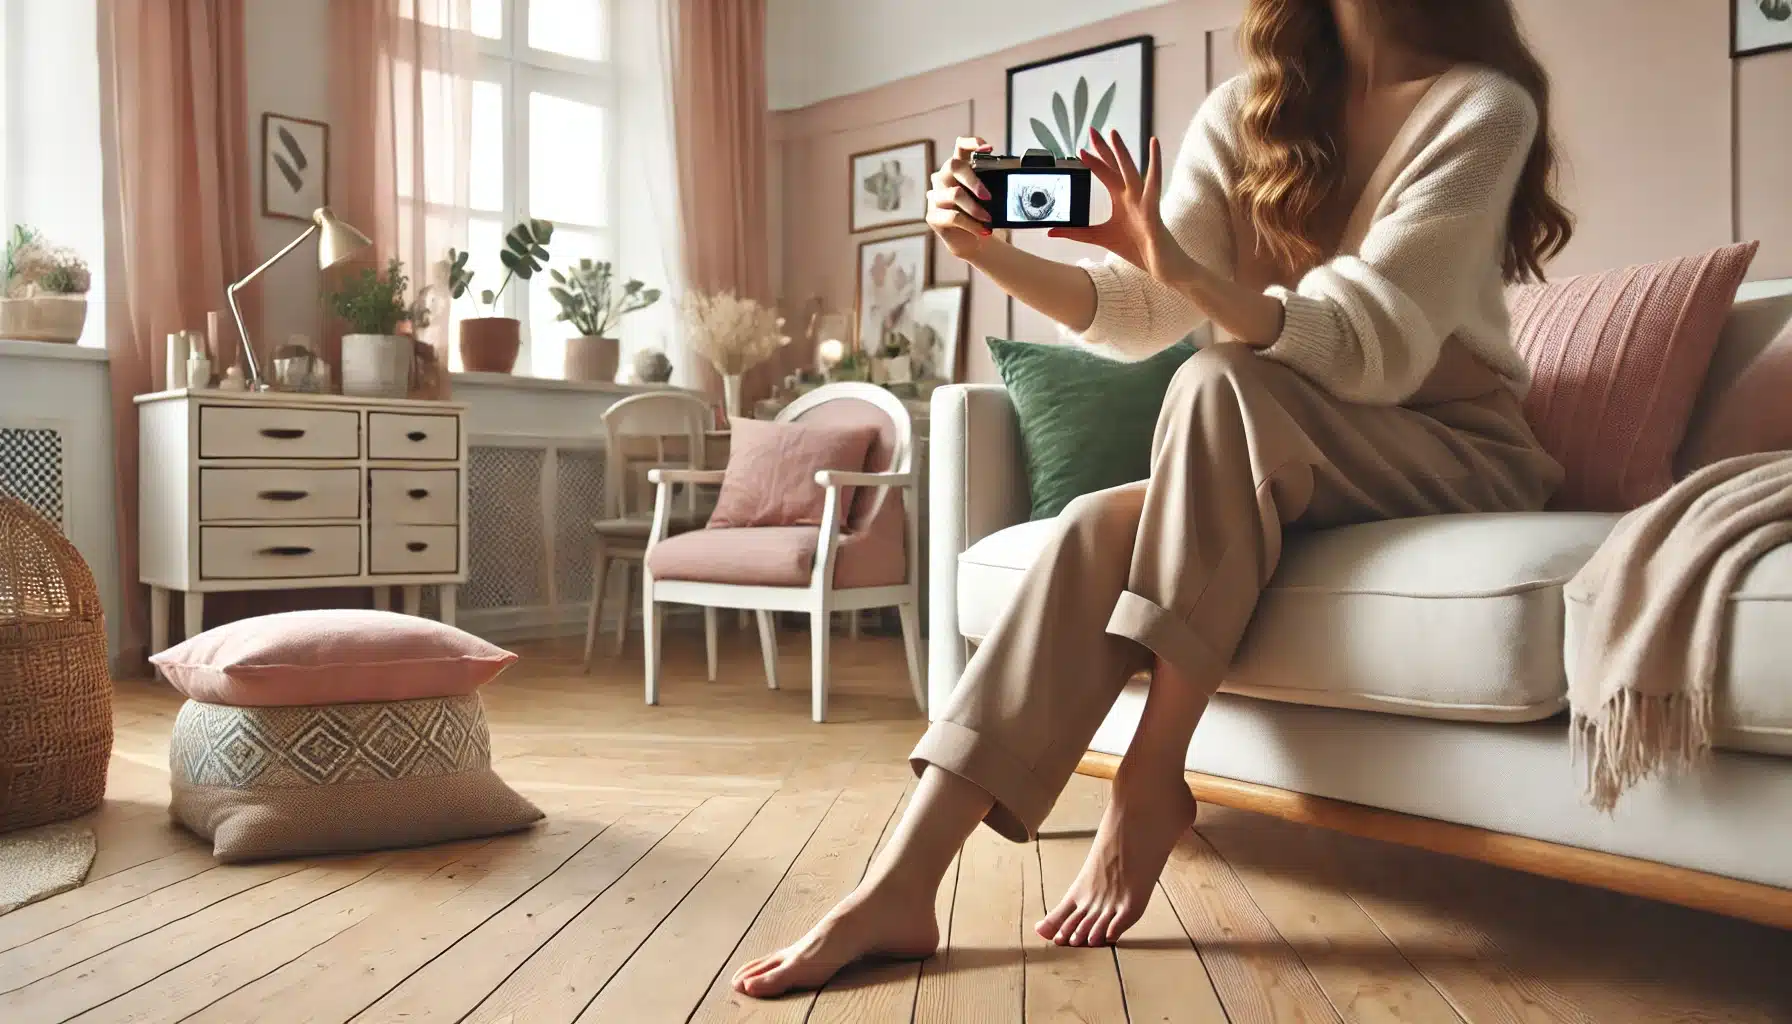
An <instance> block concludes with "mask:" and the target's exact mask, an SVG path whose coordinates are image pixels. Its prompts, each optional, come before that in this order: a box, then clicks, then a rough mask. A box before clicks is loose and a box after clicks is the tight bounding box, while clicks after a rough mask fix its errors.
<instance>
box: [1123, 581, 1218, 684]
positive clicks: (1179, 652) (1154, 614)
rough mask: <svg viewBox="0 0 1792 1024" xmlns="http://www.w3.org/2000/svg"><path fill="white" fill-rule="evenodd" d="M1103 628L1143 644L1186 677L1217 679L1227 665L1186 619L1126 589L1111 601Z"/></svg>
mask: <svg viewBox="0 0 1792 1024" xmlns="http://www.w3.org/2000/svg"><path fill="white" fill-rule="evenodd" d="M1107 632H1108V633H1109V634H1111V635H1113V636H1119V637H1125V638H1126V639H1128V640H1131V641H1133V642H1134V643H1137V644H1139V645H1140V646H1142V647H1145V648H1147V649H1148V650H1150V651H1151V653H1153V654H1155V655H1157V656H1158V657H1160V658H1162V659H1163V660H1165V661H1167V662H1169V663H1170V667H1172V668H1174V669H1176V671H1178V672H1180V673H1182V675H1183V676H1184V677H1185V678H1188V679H1208V678H1212V679H1218V678H1220V677H1221V676H1222V675H1223V674H1224V673H1225V671H1226V668H1227V666H1226V664H1225V662H1223V661H1221V660H1220V659H1219V658H1218V657H1216V656H1215V655H1214V653H1213V648H1212V647H1210V646H1208V644H1207V641H1205V640H1203V639H1201V637H1200V635H1199V634H1197V633H1196V632H1195V631H1194V630H1193V629H1191V628H1189V625H1188V623H1186V622H1184V621H1182V619H1181V618H1179V617H1177V616H1176V615H1175V614H1173V613H1172V612H1170V610H1169V609H1167V608H1165V607H1163V606H1162V605H1159V604H1157V603H1156V602H1153V601H1149V600H1147V599H1145V598H1143V597H1140V596H1139V595H1137V594H1135V593H1133V592H1132V591H1130V590H1128V591H1125V592H1123V593H1121V595H1120V599H1119V600H1118V601H1115V602H1114V612H1113V614H1112V615H1110V616H1108V628H1107Z"/></svg>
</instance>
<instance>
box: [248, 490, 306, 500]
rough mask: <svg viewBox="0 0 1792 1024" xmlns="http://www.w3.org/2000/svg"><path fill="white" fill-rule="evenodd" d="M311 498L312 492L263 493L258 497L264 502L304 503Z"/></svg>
mask: <svg viewBox="0 0 1792 1024" xmlns="http://www.w3.org/2000/svg"><path fill="white" fill-rule="evenodd" d="M310 496H311V492H310V491H262V492H261V493H260V494H258V495H256V497H258V498H260V499H261V500H262V501H304V500H305V499H306V498H309V497H310Z"/></svg>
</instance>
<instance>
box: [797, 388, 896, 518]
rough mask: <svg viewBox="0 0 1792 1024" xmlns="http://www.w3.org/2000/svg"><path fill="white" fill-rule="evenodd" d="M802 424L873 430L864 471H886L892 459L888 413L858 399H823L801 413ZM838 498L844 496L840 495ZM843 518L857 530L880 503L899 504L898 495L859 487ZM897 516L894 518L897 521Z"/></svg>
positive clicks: (893, 432)
mask: <svg viewBox="0 0 1792 1024" xmlns="http://www.w3.org/2000/svg"><path fill="white" fill-rule="evenodd" d="M798 422H800V423H802V424H803V425H804V426H828V427H836V428H838V427H853V428H866V429H870V430H872V431H874V432H875V436H874V437H873V439H872V442H871V448H870V450H869V451H868V452H866V453H865V471H866V472H867V473H884V472H888V471H889V469H890V467H891V465H892V464H893V463H894V462H895V461H896V424H895V423H893V422H892V421H891V420H890V416H889V414H888V413H886V412H884V411H883V410H882V409H879V408H878V407H877V406H875V405H872V404H871V403H870V402H867V401H864V400H862V399H858V398H836V399H834V400H833V401H831V402H823V403H821V404H820V405H818V406H816V407H814V408H813V409H810V410H809V411H808V412H805V413H803V414H802V416H801V418H800V419H799V421H798ZM841 497H842V498H845V497H847V495H846V494H844V493H843V494H841ZM852 498H853V501H852V504H851V505H850V506H849V509H850V511H849V513H848V515H847V517H846V528H847V529H848V530H851V531H855V532H856V531H861V530H864V529H865V526H866V524H868V523H870V522H871V520H872V518H873V517H874V516H877V515H878V514H879V513H880V509H881V506H883V505H897V504H901V501H902V498H901V494H900V493H899V492H898V491H896V490H894V489H890V488H861V489H860V490H859V493H857V494H855V495H852ZM900 518H901V517H900V516H899V517H898V521H900Z"/></svg>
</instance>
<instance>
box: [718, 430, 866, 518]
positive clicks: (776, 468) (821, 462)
mask: <svg viewBox="0 0 1792 1024" xmlns="http://www.w3.org/2000/svg"><path fill="white" fill-rule="evenodd" d="M876 438H877V431H876V429H875V428H874V427H870V426H866V425H851V426H844V425H843V426H835V425H832V424H822V423H816V424H810V423H765V422H761V421H759V420H748V419H740V420H735V421H734V424H733V426H732V434H731V436H730V438H729V446H728V447H729V452H728V468H727V470H726V472H725V475H724V476H723V478H722V492H721V494H719V495H718V496H717V497H716V508H715V511H714V512H712V513H711V514H710V517H709V526H710V528H711V529H725V528H729V527H734V528H740V527H755V526H819V525H820V524H821V513H822V506H823V502H824V500H825V498H826V491H825V490H824V489H823V488H822V487H821V485H820V484H817V483H816V482H815V474H816V473H817V472H818V471H820V470H824V469H840V470H850V471H853V472H858V471H859V470H862V469H864V468H865V453H866V452H867V451H869V450H870V448H871V445H872V442H873V441H875V440H876ZM841 498H842V499H843V500H846V501H850V500H851V498H852V495H851V494H850V493H845V492H843V493H842V494H841ZM850 508H851V506H850V505H849V506H848V509H850Z"/></svg>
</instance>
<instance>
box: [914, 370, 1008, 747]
mask: <svg viewBox="0 0 1792 1024" xmlns="http://www.w3.org/2000/svg"><path fill="white" fill-rule="evenodd" d="M928 430H929V434H930V438H929V441H928V474H929V475H928V483H927V486H928V499H927V503H928V511H927V515H928V520H929V524H928V536H927V551H928V554H927V558H928V598H927V602H928V656H927V709H928V714H929V715H931V716H937V715H938V714H939V713H940V711H941V710H942V709H943V708H944V707H945V699H946V696H947V694H950V693H951V692H952V688H953V687H954V686H956V685H957V684H958V677H959V676H960V675H961V674H962V673H963V672H964V664H965V660H966V657H967V655H968V650H969V648H968V646H967V644H966V642H965V640H964V636H963V635H962V634H961V633H960V632H959V629H958V556H959V555H961V554H963V553H964V551H965V549H966V548H969V547H970V546H971V545H972V544H975V543H977V541H979V540H982V539H983V538H984V537H987V536H989V535H990V534H992V533H995V532H996V531H997V530H1001V529H1006V528H1007V527H1010V526H1013V525H1015V524H1017V523H1024V522H1026V521H1027V516H1028V514H1029V512H1030V511H1031V508H1032V499H1031V496H1030V494H1029V492H1028V489H1027V468H1026V457H1025V453H1024V452H1023V450H1022V448H1021V438H1020V420H1019V419H1018V418H1017V417H1016V416H1015V412H1014V403H1013V402H1011V401H1010V400H1009V398H1008V391H1007V389H1005V388H1003V387H1001V386H999V385H992V384H950V385H946V386H944V387H941V388H939V389H938V390H936V391H935V392H934V393H933V404H932V408H931V412H930V416H929V420H928Z"/></svg>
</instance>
